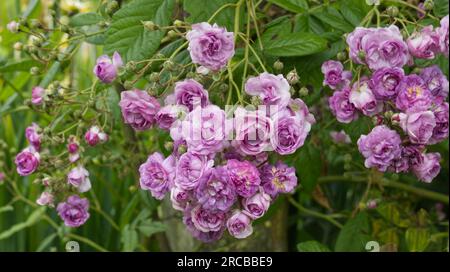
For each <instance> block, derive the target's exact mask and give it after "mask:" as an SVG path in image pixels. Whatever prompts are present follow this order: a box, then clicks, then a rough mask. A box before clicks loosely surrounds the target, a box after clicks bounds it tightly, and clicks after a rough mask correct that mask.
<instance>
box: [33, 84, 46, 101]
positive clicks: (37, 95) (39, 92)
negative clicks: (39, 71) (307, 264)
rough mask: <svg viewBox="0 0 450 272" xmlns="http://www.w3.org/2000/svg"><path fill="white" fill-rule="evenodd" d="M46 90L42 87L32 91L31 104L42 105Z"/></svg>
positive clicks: (34, 88)
mask: <svg viewBox="0 0 450 272" xmlns="http://www.w3.org/2000/svg"><path fill="white" fill-rule="evenodd" d="M44 95H45V90H44V88H42V87H40V86H36V87H33V89H31V103H32V104H34V105H41V104H42V102H43V101H44Z"/></svg>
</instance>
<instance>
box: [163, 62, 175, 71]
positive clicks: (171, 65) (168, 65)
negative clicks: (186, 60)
mask: <svg viewBox="0 0 450 272" xmlns="http://www.w3.org/2000/svg"><path fill="white" fill-rule="evenodd" d="M163 67H164V69H167V70H169V71H170V70H172V69H173V68H175V63H173V62H172V61H170V60H167V61H165V62H164V64H163Z"/></svg>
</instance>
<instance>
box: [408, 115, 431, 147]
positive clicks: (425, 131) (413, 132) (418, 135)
mask: <svg viewBox="0 0 450 272" xmlns="http://www.w3.org/2000/svg"><path fill="white" fill-rule="evenodd" d="M399 118H400V126H401V128H402V129H403V130H404V131H405V132H406V133H407V134H408V136H409V140H410V141H411V142H412V143H414V144H427V143H428V141H429V140H430V138H431V136H432V135H433V129H434V128H435V127H436V119H435V117H434V114H433V112H432V111H417V112H408V113H406V114H405V113H400V114H399Z"/></svg>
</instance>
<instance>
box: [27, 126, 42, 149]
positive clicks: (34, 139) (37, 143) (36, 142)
mask: <svg viewBox="0 0 450 272" xmlns="http://www.w3.org/2000/svg"><path fill="white" fill-rule="evenodd" d="M40 129H41V128H40V127H39V126H38V125H37V124H36V123H32V124H31V126H29V127H27V128H26V129H25V137H26V138H27V140H28V142H29V143H30V144H31V145H32V146H33V147H34V149H36V150H37V151H39V149H40V147H41V135H40V134H39V133H38V131H39V130H40Z"/></svg>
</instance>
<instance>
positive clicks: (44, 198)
mask: <svg viewBox="0 0 450 272" xmlns="http://www.w3.org/2000/svg"><path fill="white" fill-rule="evenodd" d="M54 201H55V197H54V196H53V195H52V194H51V193H49V192H42V194H41V195H40V196H39V198H38V199H36V203H37V204H38V205H40V206H49V207H54Z"/></svg>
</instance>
